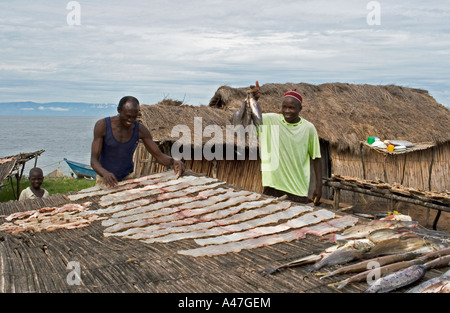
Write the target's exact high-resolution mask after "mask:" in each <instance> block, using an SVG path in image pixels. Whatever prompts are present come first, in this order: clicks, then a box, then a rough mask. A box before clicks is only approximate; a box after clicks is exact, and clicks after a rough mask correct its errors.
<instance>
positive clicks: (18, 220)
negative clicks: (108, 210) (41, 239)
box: [0, 202, 98, 234]
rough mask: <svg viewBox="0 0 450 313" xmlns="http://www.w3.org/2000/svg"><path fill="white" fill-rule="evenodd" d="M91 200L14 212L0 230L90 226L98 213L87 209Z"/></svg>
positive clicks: (40, 229)
mask: <svg viewBox="0 0 450 313" xmlns="http://www.w3.org/2000/svg"><path fill="white" fill-rule="evenodd" d="M90 204H91V203H90V202H86V203H83V204H73V203H68V204H65V205H63V206H62V207H45V208H41V209H38V210H30V211H26V212H20V214H19V213H14V214H11V215H9V216H8V217H6V220H7V221H8V222H7V223H4V224H2V225H0V231H6V232H9V233H13V234H15V233H20V232H24V231H33V232H39V231H42V230H45V231H54V230H56V229H75V228H81V227H86V226H89V225H90V223H92V222H93V221H95V220H97V219H98V215H97V214H95V213H91V212H90V211H87V209H88V207H89V205H90Z"/></svg>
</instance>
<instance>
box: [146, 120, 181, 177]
mask: <svg viewBox="0 0 450 313" xmlns="http://www.w3.org/2000/svg"><path fill="white" fill-rule="evenodd" d="M139 138H140V139H142V142H143V143H144V146H145V148H146V149H147V151H148V152H149V153H150V154H151V155H152V156H153V157H154V158H155V159H156V161H157V162H158V163H160V164H162V165H165V166H172V165H173V167H174V170H175V174H178V175H183V173H184V170H185V167H184V163H183V162H182V161H180V160H174V159H173V158H172V157H170V156H168V155H167V154H164V153H163V152H162V151H161V150H160V149H159V147H158V145H157V144H156V143H155V142H154V141H153V137H152V135H151V133H150V131H149V130H148V128H147V127H145V126H144V125H142V124H140V126H139Z"/></svg>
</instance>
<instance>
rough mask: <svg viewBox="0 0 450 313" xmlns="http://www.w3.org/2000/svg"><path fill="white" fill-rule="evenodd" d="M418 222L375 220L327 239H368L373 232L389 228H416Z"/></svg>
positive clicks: (333, 240) (331, 240) (334, 240)
mask: <svg viewBox="0 0 450 313" xmlns="http://www.w3.org/2000/svg"><path fill="white" fill-rule="evenodd" d="M417 225H418V223H417V222H414V221H397V220H375V221H372V222H370V223H369V224H363V225H356V226H354V227H351V228H349V229H346V230H345V231H343V232H342V233H341V234H332V235H330V236H328V237H326V238H325V239H328V241H330V242H336V241H339V240H348V239H357V238H366V237H367V236H369V234H371V233H372V232H374V231H376V230H380V229H387V228H401V227H416V226H417Z"/></svg>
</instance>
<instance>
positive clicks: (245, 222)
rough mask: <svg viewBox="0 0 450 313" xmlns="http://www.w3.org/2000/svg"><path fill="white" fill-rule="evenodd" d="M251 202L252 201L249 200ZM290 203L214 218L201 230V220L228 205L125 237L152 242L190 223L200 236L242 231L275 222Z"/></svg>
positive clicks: (204, 220)
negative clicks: (212, 223)
mask: <svg viewBox="0 0 450 313" xmlns="http://www.w3.org/2000/svg"><path fill="white" fill-rule="evenodd" d="M232 201H235V200H234V199H233V200H232ZM251 202H253V201H251ZM251 202H249V205H251ZM237 203H238V202H237ZM290 205H291V203H290V202H286V201H285V202H281V203H279V204H273V205H270V206H268V207H267V208H266V210H264V209H263V208H260V209H253V210H248V211H244V212H242V213H240V214H236V215H234V216H231V217H230V218H226V219H223V220H215V221H214V223H215V224H216V225H215V226H216V227H213V228H210V229H207V230H203V231H201V230H202V229H204V226H205V225H203V222H209V221H211V219H212V218H215V217H216V216H215V215H216V214H214V213H217V212H223V211H227V210H234V208H233V207H229V208H227V209H224V210H220V211H214V212H212V213H213V214H205V215H202V216H199V217H196V218H195V219H183V220H180V221H173V222H167V223H164V224H160V225H158V226H159V227H158V229H155V227H154V226H149V227H146V228H145V229H143V230H137V231H133V232H132V234H131V235H130V234H129V233H128V234H127V235H126V237H127V238H131V239H146V240H145V242H146V243H150V242H152V240H151V239H152V238H155V237H159V236H162V235H166V234H169V233H172V232H174V231H177V232H179V231H180V229H181V230H182V231H185V230H183V227H186V226H189V225H191V224H193V225H192V227H193V228H194V229H196V230H199V231H200V232H197V231H196V232H197V235H201V236H197V237H205V236H217V235H223V234H225V233H231V232H237V231H242V230H245V229H249V228H254V227H256V226H259V225H265V224H270V223H274V222H277V221H278V220H279V218H280V217H279V216H280V215H279V213H280V212H281V213H282V212H284V210H283V208H288V209H287V210H291V208H289V207H290ZM268 209H270V210H271V211H272V214H269V215H266V216H264V217H261V218H254V217H256V216H259V215H261V214H263V213H264V212H266V211H267V210H268ZM287 210H286V211H287Z"/></svg>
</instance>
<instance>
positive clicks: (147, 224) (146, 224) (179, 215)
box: [104, 190, 260, 236]
mask: <svg viewBox="0 0 450 313" xmlns="http://www.w3.org/2000/svg"><path fill="white" fill-rule="evenodd" d="M230 193H231V194H232V196H231V195H230V194H227V195H226V196H225V195H219V196H217V197H216V198H215V197H210V198H208V199H206V200H203V201H202V203H197V206H198V208H196V209H191V210H189V209H185V210H182V211H180V212H176V213H174V214H169V215H165V216H160V217H157V218H150V219H141V220H138V221H135V222H132V223H118V224H115V225H113V226H110V227H108V228H106V229H105V231H104V232H105V236H106V234H108V233H115V232H124V231H126V230H127V229H130V228H131V229H132V232H131V233H139V232H141V231H149V230H156V229H160V228H162V227H164V226H161V225H159V224H163V223H169V222H171V223H173V222H175V221H177V220H181V219H184V221H183V223H185V222H186V221H187V220H188V221H189V224H192V223H193V222H195V221H196V220H197V219H191V220H189V219H187V218H189V217H192V216H196V215H201V214H205V213H210V212H213V211H216V210H220V209H223V208H226V207H229V206H232V205H236V204H239V203H242V202H245V201H252V200H256V199H258V198H260V195H259V194H257V193H252V192H250V191H245V190H243V191H238V192H234V191H231V192H230ZM224 200H225V201H224ZM155 224H156V225H155ZM187 224H188V223H186V225H187Z"/></svg>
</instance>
